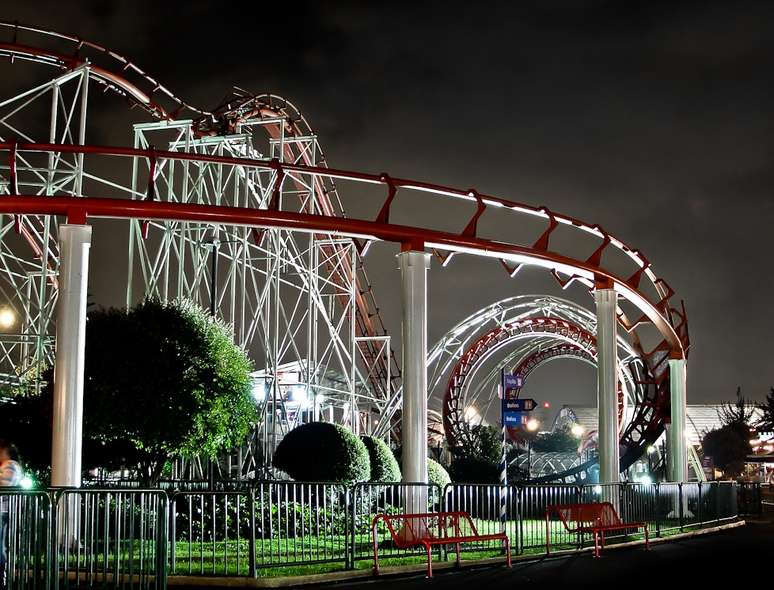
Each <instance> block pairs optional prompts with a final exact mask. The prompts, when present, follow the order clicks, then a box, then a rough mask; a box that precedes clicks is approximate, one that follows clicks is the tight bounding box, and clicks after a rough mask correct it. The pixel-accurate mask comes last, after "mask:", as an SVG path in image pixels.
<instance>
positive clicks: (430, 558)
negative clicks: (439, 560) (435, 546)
mask: <svg viewBox="0 0 774 590" xmlns="http://www.w3.org/2000/svg"><path fill="white" fill-rule="evenodd" d="M422 544H423V545H424V546H425V551H427V577H428V578H432V577H433V553H432V549H431V548H430V543H422Z"/></svg>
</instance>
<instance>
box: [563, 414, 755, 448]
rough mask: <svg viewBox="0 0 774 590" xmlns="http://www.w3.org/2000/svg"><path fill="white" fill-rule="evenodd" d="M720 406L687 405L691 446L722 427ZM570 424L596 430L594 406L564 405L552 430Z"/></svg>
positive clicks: (688, 436)
mask: <svg viewBox="0 0 774 590" xmlns="http://www.w3.org/2000/svg"><path fill="white" fill-rule="evenodd" d="M722 407H723V405H722V404H688V406H686V418H687V419H686V422H687V424H686V436H687V438H688V443H689V444H691V445H699V444H701V439H702V437H703V436H704V433H705V432H708V431H710V430H715V429H716V428H720V427H721V426H723V424H722V422H721V421H720V417H719V416H718V413H719V411H720V409H721V408H722ZM761 416H762V412H761V410H760V409H759V408H755V409H754V410H753V421H756V420H758V419H759V418H760V417H761ZM570 422H577V423H578V424H580V425H581V426H583V428H584V429H585V430H586V432H589V431H591V430H597V426H598V425H599V420H598V417H597V407H596V406H569V405H565V406H562V408H561V409H560V410H559V413H558V414H557V416H556V419H555V421H554V428H556V427H557V426H560V427H561V426H563V425H564V424H567V423H570Z"/></svg>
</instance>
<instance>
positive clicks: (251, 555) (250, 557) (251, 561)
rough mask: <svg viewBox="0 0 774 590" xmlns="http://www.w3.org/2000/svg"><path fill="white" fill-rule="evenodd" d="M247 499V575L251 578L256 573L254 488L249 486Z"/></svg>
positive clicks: (255, 575)
mask: <svg viewBox="0 0 774 590" xmlns="http://www.w3.org/2000/svg"><path fill="white" fill-rule="evenodd" d="M247 499H248V501H249V502H250V510H249V514H250V541H249V543H250V544H249V546H248V550H247V561H248V564H247V570H248V572H247V575H248V576H250V577H251V578H255V577H257V575H258V572H257V567H256V563H255V560H256V557H255V488H254V487H253V486H250V491H249V493H248V495H247Z"/></svg>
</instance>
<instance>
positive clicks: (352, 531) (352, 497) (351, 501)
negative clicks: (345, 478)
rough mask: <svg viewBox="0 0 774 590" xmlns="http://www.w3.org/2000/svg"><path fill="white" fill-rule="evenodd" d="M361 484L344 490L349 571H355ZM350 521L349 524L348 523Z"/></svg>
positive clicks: (347, 564) (347, 565)
mask: <svg viewBox="0 0 774 590" xmlns="http://www.w3.org/2000/svg"><path fill="white" fill-rule="evenodd" d="M358 485H359V484H357V483H356V484H354V485H352V487H351V488H350V487H349V486H346V487H345V488H344V514H345V517H344V519H345V529H346V530H347V535H348V536H349V543H348V545H349V547H348V548H347V556H346V561H345V567H346V568H347V569H351V570H352V569H355V539H356V535H357V530H356V529H357V508H356V506H357V487H358ZM347 520H349V523H347V522H346V521H347Z"/></svg>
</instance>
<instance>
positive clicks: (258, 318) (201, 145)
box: [0, 25, 400, 464]
mask: <svg viewBox="0 0 774 590" xmlns="http://www.w3.org/2000/svg"><path fill="white" fill-rule="evenodd" d="M5 26H6V27H8V25H5ZM12 32H13V36H14V39H13V41H14V42H13V43H10V44H5V43H0V55H2V54H3V53H5V54H6V55H9V56H11V57H12V59H13V60H24V61H34V62H38V63H45V64H51V65H55V66H59V67H60V68H62V69H65V70H66V71H65V73H63V74H61V75H58V76H55V77H54V78H52V79H50V80H48V81H46V82H43V83H41V84H38V85H36V86H34V87H33V88H30V89H22V90H21V91H19V92H18V93H17V94H15V95H14V96H11V97H9V98H7V99H4V100H2V101H0V141H8V142H28V143H33V142H47V143H51V144H71V145H83V144H84V143H85V139H86V135H87V132H88V106H89V95H90V92H91V93H95V92H103V91H104V90H106V89H107V90H110V91H112V92H114V93H118V94H119V95H122V96H125V97H127V98H130V99H134V100H137V99H138V98H139V99H140V100H139V104H140V106H142V107H143V109H144V110H145V111H146V112H148V114H150V115H151V116H152V119H161V120H158V121H153V120H151V121H149V122H145V123H140V124H137V125H135V126H134V146H135V147H137V148H145V149H153V148H154V146H157V147H159V148H161V149H164V150H167V151H170V152H180V153H185V154H191V155H194V156H203V157H207V156H217V157H220V158H230V159H232V160H236V159H245V158H249V159H253V160H263V161H266V162H271V163H277V164H280V163H290V164H302V165H308V166H325V159H324V155H323V152H322V150H321V148H320V145H319V143H318V141H317V137H316V136H315V135H314V133H313V132H312V131H311V129H310V128H309V127H308V125H307V124H306V121H305V120H304V118H303V117H302V116H301V114H300V113H299V112H298V111H297V110H296V109H295V107H294V106H293V105H292V104H290V103H288V102H287V101H284V100H283V99H281V98H279V97H276V96H269V95H264V96H251V95H246V94H244V93H241V92H240V93H235V95H234V96H233V97H232V100H231V101H229V102H227V103H225V104H224V105H222V106H221V107H219V109H217V110H216V111H213V112H211V113H206V112H204V111H200V110H198V109H194V108H189V107H186V106H185V105H184V104H183V103H182V102H181V101H179V99H177V98H175V97H174V96H172V95H171V93H169V92H167V91H165V90H162V89H161V88H158V85H155V86H156V91H157V92H159V91H161V93H162V98H164V99H165V100H166V101H171V102H172V104H176V105H177V106H176V108H175V111H176V113H175V115H173V114H172V113H169V112H167V110H166V109H165V108H163V107H162V106H161V105H160V103H156V102H154V101H152V100H150V99H146V100H143V99H142V98H141V97H142V96H144V94H143V92H141V91H140V90H139V86H135V85H134V84H132V83H130V82H129V81H128V80H127V79H123V78H119V77H117V76H112V75H108V73H107V70H105V69H102V68H100V67H99V66H97V65H96V64H93V63H91V62H90V61H88V60H87V59H85V58H73V57H71V56H69V57H68V56H67V55H66V53H64V52H63V53H62V54H61V55H60V54H58V53H56V52H54V51H53V50H50V49H46V50H38V49H33V48H31V47H29V46H27V45H23V44H20V43H18V35H19V34H20V33H24V34H26V35H28V36H32V37H33V38H35V40H36V41H38V42H40V41H41V40H42V41H43V42H54V43H55V44H61V45H64V46H65V47H66V46H67V45H69V44H74V45H76V47H77V51H79V52H80V51H85V50H90V51H92V52H96V53H97V55H96V56H92V57H101V58H105V57H107V58H108V61H109V62H110V61H113V62H115V61H118V62H119V63H120V64H121V65H122V68H121V69H122V70H123V71H124V73H127V72H128V73H133V74H135V76H137V77H139V78H140V82H141V83H143V84H144V85H146V86H147V85H148V84H151V85H154V84H155V83H154V81H153V80H152V79H150V78H148V77H147V76H146V75H145V74H144V73H142V72H141V71H140V70H139V68H136V67H135V66H133V65H131V64H129V62H128V61H126V60H124V59H123V58H121V57H120V56H117V55H115V54H113V53H112V52H108V51H107V50H104V49H103V48H99V47H97V46H94V45H92V44H88V43H84V42H82V41H80V40H76V39H74V38H71V37H67V36H61V35H57V34H52V33H49V32H45V31H38V30H35V29H31V28H25V27H20V28H19V27H16V26H15V25H14V26H13V27H12ZM57 56H59V58H57ZM49 71H50V70H49ZM95 81H96V82H97V84H95V83H94V82H95ZM182 112H185V113H186V114H189V115H193V116H194V117H191V118H185V119H184V118H179V114H180V113H182ZM42 116H46V119H42ZM32 120H37V121H40V120H46V121H47V123H48V125H47V129H45V128H44V127H45V126H43V125H31V121H32ZM216 123H217V125H218V126H219V127H220V129H219V132H218V133H216V132H214V131H212V129H211V127H212V126H213V125H215V124H216ZM31 126H32V127H40V129H35V131H30V127H31ZM224 126H225V127H224ZM36 133H37V134H36ZM13 160H14V164H15V165H14V166H8V167H7V168H6V170H5V171H4V173H3V175H2V177H0V194H7V195H8V194H19V193H24V194H35V195H40V196H53V195H68V196H80V195H82V194H84V192H89V191H92V192H93V191H99V190H105V189H107V190H109V191H110V193H111V194H113V195H117V196H124V197H125V198H128V199H132V200H155V199H161V198H163V199H164V200H165V201H168V202H177V203H187V204H197V205H218V206H233V207H243V208H256V209H270V208H283V209H287V210H296V211H303V212H307V213H311V214H318V215H329V216H343V215H344V211H343V209H342V206H341V202H340V200H339V199H338V194H337V191H336V186H335V183H334V181H333V180H332V179H321V178H320V177H317V176H311V175H303V174H292V173H291V174H285V173H284V172H283V171H281V170H279V169H276V168H269V169H262V168H255V167H244V166H240V165H238V164H233V163H232V164H230V165H224V164H223V163H214V162H208V161H204V160H202V159H198V158H194V159H192V160H186V161H175V160H169V159H166V160H161V159H159V160H155V159H154V158H150V159H148V158H130V159H129V160H128V161H126V162H125V163H123V165H122V166H121V167H122V168H123V170H122V171H121V172H122V173H118V174H116V173H115V170H113V169H112V168H114V166H111V164H109V163H106V162H105V161H104V160H99V159H95V160H91V161H90V160H89V159H88V158H86V159H85V158H84V155H83V154H73V155H67V154H64V153H61V152H59V153H54V152H50V153H48V154H46V155H40V154H26V153H22V152H16V151H15V152H14V157H13ZM127 165H128V166H127ZM84 189H86V191H84ZM0 220H1V221H0V293H1V294H2V296H3V299H4V300H5V301H7V302H8V303H9V304H10V305H11V306H12V307H13V308H14V309H15V310H16V311H17V312H18V313H19V315H20V322H19V324H20V325H19V327H20V330H19V333H18V334H14V335H3V337H2V338H1V339H0V374H1V375H2V377H1V378H2V380H3V381H5V382H8V383H11V384H15V383H19V382H21V381H24V380H25V379H27V378H28V377H29V378H33V379H34V378H36V377H37V376H38V373H39V372H40V368H41V367H44V366H46V365H49V364H50V363H51V362H52V361H53V338H52V334H53V310H54V307H55V304H56V293H57V272H58V263H59V254H58V234H57V219H56V218H55V217H53V216H48V215H46V216H29V215H27V216H19V215H17V216H7V215H5V216H2V217H0ZM357 246H358V245H357V244H356V242H355V241H354V240H352V239H351V238H341V237H338V236H336V235H333V234H324V233H309V234H299V233H296V232H291V231H281V230H274V229H272V230H255V229H254V228H247V227H238V226H231V225H213V224H205V223H190V222H182V221H167V222H159V221H153V220H132V221H130V230H129V241H128V273H127V283H126V284H127V288H126V305H127V306H130V305H132V304H134V303H135V302H137V301H138V300H139V299H140V298H142V297H146V296H152V297H158V298H161V299H174V298H187V299H191V300H193V301H195V302H197V303H199V304H200V305H201V306H202V307H205V308H209V309H211V310H212V311H213V313H215V314H216V315H218V316H219V317H221V318H223V319H224V320H225V321H227V322H228V323H229V324H231V325H232V326H233V329H234V334H235V340H236V342H237V343H238V344H239V345H240V346H242V347H244V348H245V349H246V350H248V351H249V352H250V353H251V356H252V357H253V359H254V361H255V363H256V366H257V367H258V368H259V371H258V373H260V375H261V378H260V383H259V387H258V390H257V391H256V399H257V401H258V402H259V404H261V405H262V406H263V412H262V413H263V415H264V416H265V417H266V419H264V420H262V423H261V427H260V433H259V436H258V437H257V438H258V439H262V448H261V449H260V450H259V453H258V454H259V455H261V456H262V457H270V456H271V452H272V449H273V448H274V446H275V445H276V442H277V439H278V437H281V436H282V434H283V433H284V432H285V431H287V430H288V429H289V428H292V427H293V426H294V425H296V424H298V423H299V422H300V421H302V420H303V419H304V418H306V419H307V420H308V419H313V418H314V417H319V416H320V415H321V414H323V415H328V416H330V417H332V418H334V419H336V420H337V421H341V422H343V423H345V424H348V425H350V426H351V427H352V428H353V429H355V430H359V429H360V428H361V427H362V428H365V429H368V428H370V423H371V417H372V416H373V415H378V414H379V413H380V412H381V408H382V406H384V404H385V402H386V401H387V400H388V399H389V398H390V396H391V394H392V389H393V388H394V387H395V385H396V384H398V383H399V379H400V371H399V370H398V368H397V366H396V364H395V360H394V357H393V353H392V350H391V348H390V338H389V336H388V335H387V334H386V331H385V329H384V326H383V324H382V322H381V318H380V316H379V313H378V310H377V309H376V302H375V300H374V298H373V293H372V291H371V288H370V284H369V281H368V278H367V276H366V275H365V271H364V269H363V265H362V260H361V257H360V249H359V248H358V247H357ZM35 382H36V383H37V381H35ZM299 388H303V394H299ZM255 451H256V449H251V450H249V451H247V452H243V453H242V454H243V455H244V456H245V457H246V460H248V461H252V462H253V464H254V463H255V457H254V456H253V455H255Z"/></svg>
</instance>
